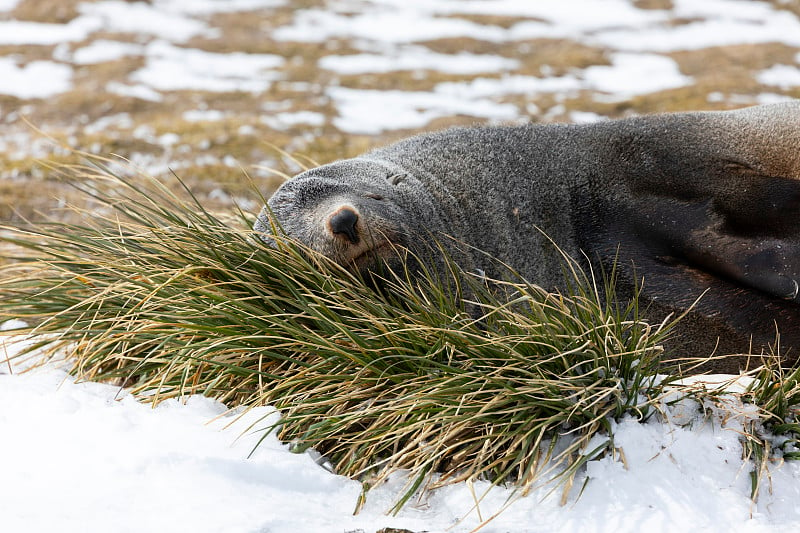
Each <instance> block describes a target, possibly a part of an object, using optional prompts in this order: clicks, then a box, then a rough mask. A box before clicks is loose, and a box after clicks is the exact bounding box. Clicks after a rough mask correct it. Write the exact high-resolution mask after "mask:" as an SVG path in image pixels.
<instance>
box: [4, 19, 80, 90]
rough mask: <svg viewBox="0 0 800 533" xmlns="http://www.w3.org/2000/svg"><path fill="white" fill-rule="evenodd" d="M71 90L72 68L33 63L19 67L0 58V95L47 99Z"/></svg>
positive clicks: (54, 64) (46, 63) (47, 63)
mask: <svg viewBox="0 0 800 533" xmlns="http://www.w3.org/2000/svg"><path fill="white" fill-rule="evenodd" d="M0 32H2V29H0ZM71 88H72V68H71V67H69V66H67V65H62V64H60V63H54V62H52V61H33V62H31V63H28V64H27V65H24V66H19V65H18V64H17V62H16V61H15V60H14V59H12V58H10V57H0V94H8V95H11V96H16V97H17V98H48V97H50V96H54V95H56V94H60V93H63V92H66V91H69V90H70V89H71Z"/></svg>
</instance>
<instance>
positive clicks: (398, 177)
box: [386, 174, 407, 185]
mask: <svg viewBox="0 0 800 533" xmlns="http://www.w3.org/2000/svg"><path fill="white" fill-rule="evenodd" d="M406 177H407V176H406V175H405V174H390V175H389V176H387V178H386V179H387V180H389V183H391V184H392V185H399V184H400V183H401V182H402V181H403V180H404V179H406Z"/></svg>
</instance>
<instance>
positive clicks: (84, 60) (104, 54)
mask: <svg viewBox="0 0 800 533" xmlns="http://www.w3.org/2000/svg"><path fill="white" fill-rule="evenodd" d="M143 51H144V47H143V46H142V45H140V44H134V43H125V42H120V41H109V40H107V39H98V40H96V41H92V42H91V43H90V44H89V45H88V46H84V47H83V48H78V49H77V50H75V52H74V53H73V54H72V57H71V60H72V61H74V62H75V63H77V64H78V65H90V64H92V63H102V62H104V61H115V60H117V59H121V58H123V57H126V56H137V55H142V52H143ZM63 59H64V60H67V59H69V56H67V55H64V56H63Z"/></svg>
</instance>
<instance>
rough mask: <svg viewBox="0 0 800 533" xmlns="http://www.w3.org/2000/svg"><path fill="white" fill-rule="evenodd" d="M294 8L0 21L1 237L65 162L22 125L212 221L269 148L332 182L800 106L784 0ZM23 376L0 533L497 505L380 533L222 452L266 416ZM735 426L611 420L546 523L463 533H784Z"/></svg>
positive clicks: (13, 391) (341, 495)
mask: <svg viewBox="0 0 800 533" xmlns="http://www.w3.org/2000/svg"><path fill="white" fill-rule="evenodd" d="M303 4H304V5H307V6H311V7H305V8H303V9H297V8H295V7H293V4H292V2H290V1H288V0H285V1H283V0H202V1H200V0H153V1H152V2H149V3H147V2H123V1H117V0H99V1H94V2H89V1H86V2H83V1H78V0H75V1H70V2H66V1H65V2H61V3H59V4H58V5H61V6H69V7H70V8H72V7H74V12H68V13H67V14H66V15H63V17H61V18H62V19H63V20H56V19H58V18H59V17H55V16H53V17H51V16H50V15H52V14H51V13H47V12H44V13H39V14H38V15H36V16H33V15H30V16H24V15H25V13H28V12H34V13H36V10H35V9H33V8H32V6H35V5H36V0H0V123H1V124H2V125H3V128H2V130H0V163H2V168H0V221H3V220H1V219H2V218H3V217H6V221H7V220H11V219H12V215H11V213H12V212H13V211H12V210H11V209H10V208H9V209H7V210H6V211H3V207H4V203H5V205H7V206H13V207H14V208H15V209H17V208H19V207H20V206H21V205H23V204H24V203H25V202H27V201H29V199H28V197H27V196H26V195H32V196H37V194H33V193H31V191H32V190H33V191H35V192H36V193H38V192H39V191H43V190H49V189H46V188H42V187H43V186H42V183H45V184H46V183H47V180H46V176H45V177H42V176H41V171H40V170H37V169H36V167H33V166H29V165H28V163H25V161H27V160H28V159H33V158H36V157H52V156H54V155H55V156H59V157H60V156H62V155H63V154H62V152H61V151H59V149H54V148H53V147H52V143H49V142H45V141H42V140H41V139H40V138H38V137H37V136H36V135H34V134H33V133H32V132H31V129H30V127H29V126H27V125H26V124H25V122H24V120H23V118H24V117H28V118H29V119H31V120H32V121H33V122H34V123H35V125H36V126H38V127H41V128H42V129H43V130H45V132H47V133H48V134H53V135H55V136H56V137H57V138H58V139H61V140H62V141H63V142H65V143H67V144H69V145H71V146H74V147H77V148H80V149H85V150H89V151H94V152H97V153H103V154H105V153H109V152H112V151H113V152H115V153H120V154H122V155H124V156H126V157H129V158H131V159H133V160H134V161H135V162H137V163H138V164H140V165H142V166H143V167H145V168H147V169H148V170H150V171H151V172H155V173H159V172H164V173H166V172H167V171H168V168H172V169H177V170H178V171H181V172H184V171H185V172H186V174H184V176H186V177H187V179H188V180H189V182H190V183H191V184H193V185H197V187H199V188H201V190H202V191H206V192H208V195H207V197H208V198H221V197H222V198H227V197H228V196H227V193H226V192H223V191H222V189H220V188H219V187H222V186H221V185H219V181H221V180H222V179H223V178H224V177H225V176H227V175H233V176H235V179H240V177H241V175H240V167H245V168H247V169H249V170H251V171H252V172H253V175H254V176H255V177H256V178H258V177H259V176H260V174H259V172H260V170H259V168H261V167H263V166H265V165H269V164H272V163H274V162H273V161H271V160H269V159H268V158H269V156H268V155H267V151H268V150H266V149H265V147H264V146H265V144H266V143H273V144H275V145H277V146H279V147H280V148H285V149H288V150H289V151H293V150H300V151H304V152H305V153H309V154H310V155H312V156H314V157H322V158H326V157H332V156H341V155H342V154H348V153H350V152H351V151H353V150H361V149H363V148H364V146H366V145H369V144H374V143H377V142H381V141H383V140H385V139H386V138H389V137H391V135H394V134H396V133H398V131H399V132H400V133H410V132H412V131H416V130H419V129H423V128H430V127H440V126H444V125H448V124H451V123H465V122H467V123H470V122H497V121H551V120H573V121H580V122H586V121H594V120H602V119H604V118H607V117H615V116H622V115H625V114H630V113H638V112H648V111H662V110H674V109H686V108H698V107H703V108H715V109H720V108H729V107H736V106H742V105H749V104H754V103H759V102H767V101H776V100H780V99H785V98H797V97H800V18H798V13H800V3H799V2H798V1H796V0H775V1H749V0H748V1H744V0H672V1H670V0H659V1H652V2H633V1H629V0H605V1H602V2H601V1H595V0H591V1H590V0H537V1H535V2H534V1H529V0H495V1H491V0H473V1H470V2H463V1H460V0H327V1H322V0H321V1H319V2H310V3H308V2H304V3H303ZM645 4H649V5H651V6H654V7H655V8H656V9H645ZM25 8H31V11H25ZM26 17H27V18H26ZM37 17H38V18H37ZM39 18H41V20H39ZM51 19H52V20H51ZM359 136H369V137H363V138H362V137H359ZM352 139H356V140H355V141H354V140H352ZM359 139H361V140H359ZM363 139H366V140H363ZM325 143H329V144H325ZM331 146H332V148H331ZM203 169H210V170H209V172H208V173H207V174H204V173H202V170H203ZM226 173H228V174H226ZM35 180H39V181H35ZM192 180H194V181H192ZM47 186H50V185H49V184H48V185H47ZM203 187H205V189H203ZM227 187H234V185H230V184H228V185H227ZM54 190H55V189H54ZM225 191H229V189H227V188H226V189H225ZM265 192H268V191H265ZM52 194H56V193H52ZM44 196H47V195H44ZM59 201H60V200H59ZM10 350H11V349H10V348H8V347H0V363H2V360H3V359H5V357H6V355H7V352H9V351H10ZM19 370H20V369H19V368H17V369H14V368H13V366H12V365H5V364H4V363H2V364H1V365H0V405H2V409H0V461H2V479H3V483H2V484H0V501H1V502H2V505H0V531H10V532H16V531H25V532H39V531H41V532H44V531H59V532H64V533H68V532H72V531H75V532H87V531H88V532H95V531H96V532H100V531H103V532H105V531H137V532H138V531H170V532H177V531H192V532H202V531H208V532H217V531H231V532H276V533H278V532H309V533H313V532H322V531H325V532H328V531H330V532H346V531H359V530H361V531H363V532H364V533H373V532H374V531H376V530H378V529H380V528H383V527H389V526H391V527H402V528H407V529H410V530H412V531H429V532H439V531H442V532H443V531H453V532H467V531H472V530H473V529H474V528H475V527H477V526H479V525H480V524H481V523H482V522H483V521H484V520H486V519H488V518H490V517H492V516H493V515H494V513H495V512H496V511H497V510H499V509H501V508H503V507H504V505H505V503H506V500H507V498H508V497H509V496H510V495H511V493H509V492H507V491H505V490H504V489H495V490H493V491H492V492H490V493H489V494H488V496H486V497H485V498H483V499H481V500H480V503H479V505H478V506H477V509H476V508H475V499H476V498H480V497H481V495H482V494H483V493H484V491H485V489H486V487H485V486H484V485H481V484H476V485H475V486H472V487H470V486H466V485H463V484H462V485H458V486H454V487H450V488H447V489H443V490H440V491H438V492H435V493H434V494H432V495H430V496H429V497H427V498H425V499H424V500H423V501H418V502H414V503H413V504H411V505H409V506H408V507H407V508H406V509H405V510H404V511H403V512H402V513H401V514H400V515H399V516H397V517H389V516H386V515H385V514H384V511H385V510H386V509H387V508H388V507H389V506H390V504H391V501H392V496H393V494H394V491H395V489H396V488H397V487H396V486H394V485H392V484H390V486H386V487H379V488H377V489H374V490H373V492H371V494H370V496H369V499H368V503H367V506H366V508H365V509H364V510H363V511H362V512H361V513H360V514H359V515H357V516H352V510H353V508H354V507H355V504H356V500H357V498H358V495H359V492H360V488H359V485H358V483H357V482H355V481H352V480H347V479H344V478H341V477H338V476H335V475H333V474H331V473H329V472H327V471H326V470H324V469H323V468H321V467H319V466H318V465H317V464H316V463H315V462H314V461H313V460H312V458H311V457H309V456H307V455H293V454H290V453H289V452H288V451H286V448H285V447H284V446H283V445H282V444H280V443H278V442H277V441H275V440H274V439H271V438H268V439H267V440H266V441H265V443H264V444H262V446H261V447H259V448H258V450H257V451H256V452H255V453H254V454H253V455H252V456H248V455H249V453H250V452H251V450H252V447H253V444H254V442H255V440H256V439H257V438H258V435H252V434H249V435H245V436H243V437H240V435H241V434H242V433H243V432H245V430H246V429H247V428H248V426H249V424H250V423H251V422H253V421H254V420H256V419H257V418H258V417H260V416H262V415H265V416H275V415H274V413H271V412H270V411H269V410H267V409H264V410H261V411H257V412H251V413H248V414H246V415H245V416H244V417H243V418H242V419H240V420H239V419H236V418H235V417H234V416H232V415H230V414H225V409H224V408H223V407H222V406H221V405H219V404H216V403H214V402H212V401H210V400H204V399H201V398H190V399H189V400H188V401H187V402H186V404H179V403H176V402H167V403H165V404H163V405H161V406H159V407H158V408H156V409H152V408H150V407H149V406H147V405H143V404H140V403H137V402H136V401H134V400H133V399H132V398H131V397H130V396H128V395H127V394H126V393H125V391H121V390H119V389H117V388H114V387H110V386H108V385H102V384H90V383H78V384H76V383H74V382H73V380H72V379H71V378H69V377H68V376H66V374H65V373H64V372H63V370H60V369H59V368H58V366H57V365H49V366H47V367H45V368H42V369H38V370H34V371H31V372H29V373H20V372H19ZM695 407H696V406H695ZM729 410H732V411H733V413H734V415H735V416H730V415H720V414H715V415H713V416H711V417H710V418H707V419H706V418H703V417H701V416H700V415H699V413H698V412H697V410H696V409H695V408H693V406H692V405H691V404H689V403H684V404H681V405H680V410H678V411H669V416H667V417H666V418H665V419H663V420H653V421H651V422H648V423H646V424H639V423H637V422H635V421H633V420H624V421H622V422H621V423H620V424H619V426H618V427H617V429H616V445H617V447H618V448H619V449H620V450H621V451H622V455H620V456H618V457H617V458H610V457H609V458H605V459H601V460H597V461H592V462H590V463H589V465H588V468H587V469H586V472H585V473H584V474H583V475H584V476H588V477H589V478H590V481H589V483H588V485H587V486H586V490H585V492H584V493H583V495H582V497H581V498H580V499H577V498H576V494H574V493H573V494H571V495H570V496H569V498H568V500H567V503H566V505H564V506H562V505H560V494H549V493H548V490H547V488H546V487H545V488H541V489H538V490H535V491H533V492H532V493H531V494H529V495H527V496H526V497H524V498H521V499H516V500H514V501H513V503H512V504H511V505H510V506H508V508H507V509H505V511H504V512H503V513H502V514H500V515H499V516H498V517H497V518H496V519H494V520H492V521H490V522H489V523H488V524H487V525H486V526H485V527H484V529H483V531H485V532H497V533H500V532H514V533H527V532H531V533H532V532H549V531H567V532H578V531H580V532H583V531H609V532H611V531H643V530H648V531H665V532H666V531H676V530H677V531H721V530H725V531H775V532H777V531H792V530H798V529H800V506H798V505H796V502H798V501H800V466H798V465H797V464H794V463H787V464H780V463H777V462H776V463H773V464H771V465H770V476H769V478H768V479H766V480H765V483H764V486H763V488H762V490H761V493H760V496H759V498H758V501H757V502H756V503H753V502H752V501H751V499H750V497H749V496H750V476H749V473H750V469H751V468H752V465H751V464H750V463H748V462H745V461H743V460H742V448H741V444H740V441H739V436H740V435H739V430H740V428H741V420H742V418H741V417H743V416H746V413H747V409H744V408H741V406H735V405H733V406H730V407H729ZM737 413H738V414H737ZM723 420H724V422H723ZM623 455H624V460H623V459H622V457H623ZM578 481H579V482H578V483H577V485H580V483H581V482H582V480H578ZM396 483H401V480H397V481H396Z"/></svg>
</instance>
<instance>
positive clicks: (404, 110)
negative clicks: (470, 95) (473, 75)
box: [327, 87, 517, 134]
mask: <svg viewBox="0 0 800 533" xmlns="http://www.w3.org/2000/svg"><path fill="white" fill-rule="evenodd" d="M327 94H328V96H330V97H331V99H332V100H333V101H334V103H335V104H336V107H337V109H338V110H339V116H338V117H337V118H335V119H334V121H333V124H334V126H336V127H337V128H339V129H340V130H342V131H344V132H347V133H362V134H373V133H380V132H381V131H383V130H385V129H403V128H419V127H422V126H424V125H425V124H427V123H428V122H430V121H431V120H433V119H436V118H439V117H445V116H452V115H458V114H464V115H467V116H472V117H484V118H493V119H500V120H511V119H514V118H516V117H517V108H516V106H514V105H511V104H502V103H496V102H493V101H491V100H488V99H474V100H472V99H461V98H453V94H452V91H450V92H448V91H442V92H439V93H437V92H424V91H376V90H360V89H347V88H345V87H330V88H328V90H327Z"/></svg>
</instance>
